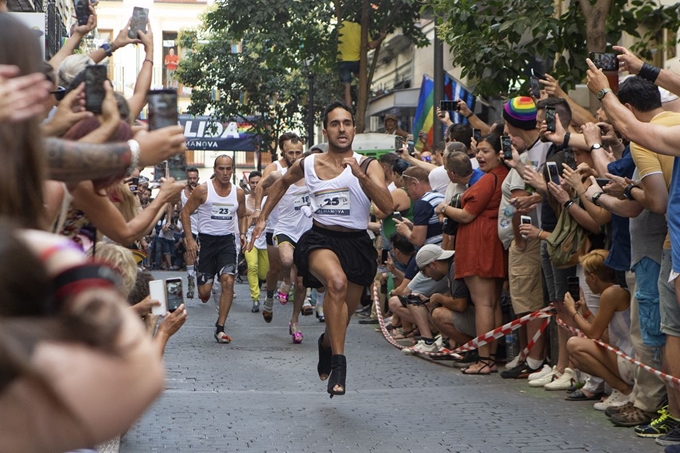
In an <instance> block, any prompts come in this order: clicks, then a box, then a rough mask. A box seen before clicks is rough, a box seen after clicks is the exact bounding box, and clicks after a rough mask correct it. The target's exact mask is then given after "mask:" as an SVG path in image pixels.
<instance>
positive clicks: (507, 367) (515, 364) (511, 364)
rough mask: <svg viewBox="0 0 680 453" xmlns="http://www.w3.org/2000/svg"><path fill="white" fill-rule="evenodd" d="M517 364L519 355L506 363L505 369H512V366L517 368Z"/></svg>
mask: <svg viewBox="0 0 680 453" xmlns="http://www.w3.org/2000/svg"><path fill="white" fill-rule="evenodd" d="M517 365H519V356H517V357H515V358H514V359H512V360H511V361H509V362H508V363H506V364H505V369H506V370H512V369H513V368H517Z"/></svg>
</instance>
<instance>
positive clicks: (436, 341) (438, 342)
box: [434, 335, 444, 350]
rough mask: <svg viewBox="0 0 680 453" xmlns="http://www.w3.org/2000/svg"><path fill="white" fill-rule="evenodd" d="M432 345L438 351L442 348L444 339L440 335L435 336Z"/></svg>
mask: <svg viewBox="0 0 680 453" xmlns="http://www.w3.org/2000/svg"><path fill="white" fill-rule="evenodd" d="M434 344H435V345H437V350H440V349H441V348H442V346H444V338H443V337H442V336H441V335H437V336H436V337H435V338H434Z"/></svg>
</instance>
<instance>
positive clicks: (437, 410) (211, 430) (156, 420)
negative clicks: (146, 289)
mask: <svg viewBox="0 0 680 453" xmlns="http://www.w3.org/2000/svg"><path fill="white" fill-rule="evenodd" d="M157 275H158V276H159V277H167V276H170V275H172V276H177V275H180V274H179V273H169V272H166V273H160V272H159V273H157ZM181 275H182V276H184V274H183V273H182V274H181ZM236 295H237V297H236V299H235V301H234V305H233V307H232V310H231V314H230V316H229V319H228V321H227V328H226V331H227V333H228V334H229V335H231V336H232V338H233V342H232V343H231V344H229V345H220V344H217V343H216V342H215V340H214V339H213V327H212V326H213V325H214V323H215V320H216V318H217V315H216V311H215V308H214V305H213V304H212V302H208V303H207V304H205V305H203V304H202V303H201V302H200V301H199V300H198V299H195V300H190V301H189V302H188V311H189V319H188V320H187V323H186V324H185V325H184V327H183V328H182V329H181V330H180V331H179V332H178V333H177V335H175V337H173V338H171V340H170V343H169V344H168V347H167V350H166V355H165V361H166V366H167V390H166V392H165V394H164V395H163V396H162V397H161V398H160V399H159V400H158V401H157V402H156V403H155V404H154V405H153V406H152V408H151V409H150V410H149V411H148V412H147V414H146V415H145V416H144V417H143V418H142V419H141V420H140V421H139V422H138V423H137V424H136V425H135V426H134V427H133V428H131V429H130V431H129V432H128V433H127V434H126V435H125V436H124V438H123V439H122V441H121V450H120V451H121V452H124V453H132V452H157V451H163V452H241V451H247V452H333V453H335V452H343V451H344V452H348V451H349V452H389V453H392V452H462V453H472V452H508V453H511V452H512V453H514V452H523V453H533V452H536V453H538V452H541V453H542V452H585V451H587V452H616V453H620V452H653V453H656V452H662V451H663V448H662V447H659V446H657V445H656V444H655V443H654V441H653V440H649V439H640V438H637V437H636V436H635V434H634V433H633V431H632V429H627V428H616V427H614V426H613V425H612V424H611V423H609V421H607V419H606V418H605V416H604V414H603V413H601V412H598V411H595V410H594V409H592V402H566V401H564V400H563V399H562V398H563V395H562V392H547V391H544V390H542V389H532V388H530V387H529V386H528V385H526V381H505V380H503V379H501V378H500V377H499V376H498V375H494V376H491V377H486V376H464V375H462V374H461V373H460V372H459V371H458V370H456V369H452V368H449V367H447V366H442V365H440V364H436V363H431V362H428V361H426V360H423V359H419V358H417V357H411V356H406V355H403V354H401V353H400V352H399V351H398V350H397V349H395V348H394V347H393V346H391V345H390V344H388V343H387V342H386V341H385V340H384V339H383V338H382V335H381V334H380V333H377V332H375V331H374V326H367V325H359V324H357V321H356V319H354V320H353V321H352V324H351V325H350V328H349V332H348V341H347V348H346V355H347V361H348V376H347V394H346V395H345V396H340V397H335V398H333V399H332V400H331V399H329V397H328V394H327V393H326V384H325V383H323V382H321V381H319V379H318V376H317V373H316V361H317V352H316V351H317V349H316V339H317V338H318V337H319V335H320V334H321V332H322V331H323V324H320V323H319V322H318V321H317V320H316V318H315V317H313V316H310V317H306V318H305V317H301V328H302V331H303V333H304V335H305V339H304V341H303V343H302V344H301V345H294V344H292V341H291V338H290V336H289V335H288V321H289V317H290V313H291V310H292V304H291V303H289V304H288V305H286V306H281V305H279V304H278V303H277V304H276V307H275V308H274V310H275V311H274V320H273V322H272V323H271V324H266V323H265V322H264V320H263V319H262V315H261V314H259V313H258V314H253V313H251V312H250V297H249V293H248V286H247V285H246V284H237V285H236Z"/></svg>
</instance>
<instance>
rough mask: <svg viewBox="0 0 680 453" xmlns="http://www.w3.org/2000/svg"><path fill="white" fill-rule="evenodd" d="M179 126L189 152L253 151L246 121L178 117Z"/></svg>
mask: <svg viewBox="0 0 680 453" xmlns="http://www.w3.org/2000/svg"><path fill="white" fill-rule="evenodd" d="M179 124H180V125H181V126H182V127H183V128H184V137H186V139H187V147H188V148H189V149H190V150H206V151H255V137H254V134H253V132H252V130H253V129H252V126H251V124H250V123H248V122H247V121H243V120H239V121H214V120H212V119H211V118H210V117H209V116H191V115H180V116H179Z"/></svg>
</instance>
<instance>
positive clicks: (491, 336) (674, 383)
mask: <svg viewBox="0 0 680 453" xmlns="http://www.w3.org/2000/svg"><path fill="white" fill-rule="evenodd" d="M373 300H374V303H375V310H376V313H377V315H378V322H379V324H380V330H381V331H382V334H383V336H384V337H385V339H386V340H387V341H388V342H389V343H390V344H392V345H393V346H394V347H396V348H399V349H404V348H407V347H406V346H402V345H400V344H399V343H397V342H396V340H395V339H394V338H392V335H390V333H389V332H388V331H387V328H386V327H385V320H384V319H383V315H382V312H381V310H380V299H379V296H378V286H377V284H374V285H373ZM551 310H552V307H545V308H543V309H541V310H537V311H535V312H533V313H529V314H528V315H525V316H523V317H521V318H518V319H515V320H513V321H511V322H509V323H507V324H505V325H503V326H500V327H496V328H495V329H493V330H491V331H490V332H487V333H485V334H484V335H480V336H478V337H477V338H475V339H473V340H471V341H469V342H468V343H465V344H464V345H462V346H460V347H459V348H456V349H454V350H449V349H446V348H442V349H440V352H436V353H425V352H418V354H419V355H426V356H430V357H441V356H446V355H450V356H453V357H454V358H456V359H460V358H462V357H461V356H460V355H459V354H458V353H460V352H467V351H471V350H474V349H477V348H478V347H479V346H483V345H485V344H488V343H489V342H491V341H493V340H496V339H498V338H500V337H502V336H504V335H507V334H509V333H510V332H512V331H513V330H516V329H519V328H520V327H521V326H523V325H525V324H527V323H529V321H532V320H534V319H539V318H545V320H544V321H543V324H541V328H540V329H539V330H538V331H537V332H536V334H535V335H534V337H533V338H532V339H531V341H530V342H529V344H527V346H526V348H524V350H523V351H522V352H521V354H520V362H521V361H523V360H524V359H525V358H526V356H527V355H528V354H529V351H531V348H533V346H534V344H535V343H536V341H537V340H538V339H539V338H540V336H541V335H542V334H543V332H544V331H545V329H546V328H547V327H548V324H549V322H550V320H549V318H550V317H551V316H554V314H555V313H554V312H552V311H551ZM555 319H556V321H557V325H559V326H560V327H561V328H563V329H565V330H567V331H568V332H570V333H572V334H573V335H576V336H579V337H583V338H587V336H586V334H584V333H583V331H582V330H580V329H576V328H574V327H571V326H569V325H567V324H565V323H564V321H562V320H561V319H559V317H555ZM593 341H594V342H595V343H596V344H598V345H599V346H601V347H603V348H605V349H607V350H608V351H611V352H613V353H615V354H616V355H618V356H619V357H622V358H623V359H625V360H627V361H629V362H631V363H633V364H635V365H636V366H638V367H640V368H642V369H643V370H645V371H648V372H650V373H652V374H653V375H655V376H657V377H659V378H660V379H663V380H664V381H666V382H667V383H668V385H670V386H671V387H673V388H675V389H678V390H680V379H679V378H676V377H674V376H671V375H669V374H666V373H664V372H662V371H659V370H657V369H655V368H652V367H651V366H649V365H645V364H644V363H642V362H640V361H639V360H636V359H634V358H633V357H631V356H629V355H627V354H625V353H623V352H622V351H620V350H619V349H617V348H615V347H613V346H611V345H609V344H607V343H605V342H603V341H600V340H593Z"/></svg>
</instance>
